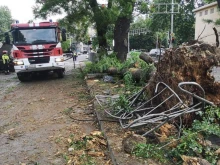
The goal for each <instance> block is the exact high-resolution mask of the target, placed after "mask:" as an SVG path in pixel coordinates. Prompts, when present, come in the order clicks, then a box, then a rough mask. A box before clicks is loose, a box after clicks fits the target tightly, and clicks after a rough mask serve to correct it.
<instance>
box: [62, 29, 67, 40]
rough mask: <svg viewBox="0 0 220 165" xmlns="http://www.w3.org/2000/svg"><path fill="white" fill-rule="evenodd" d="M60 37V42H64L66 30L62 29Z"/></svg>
mask: <svg viewBox="0 0 220 165" xmlns="http://www.w3.org/2000/svg"><path fill="white" fill-rule="evenodd" d="M61 35H62V41H66V29H62V31H61Z"/></svg>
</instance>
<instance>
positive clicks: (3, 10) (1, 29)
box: [0, 6, 13, 40]
mask: <svg viewBox="0 0 220 165" xmlns="http://www.w3.org/2000/svg"><path fill="white" fill-rule="evenodd" d="M12 22H13V20H12V16H11V11H10V10H9V8H8V7H7V6H0V34H1V36H0V39H1V40H2V39H3V36H4V35H3V34H4V33H5V32H7V31H9V29H10V25H11V23H12Z"/></svg>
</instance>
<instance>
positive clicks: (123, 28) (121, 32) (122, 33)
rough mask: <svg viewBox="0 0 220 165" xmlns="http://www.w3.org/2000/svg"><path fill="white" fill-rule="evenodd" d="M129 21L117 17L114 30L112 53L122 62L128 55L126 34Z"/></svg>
mask: <svg viewBox="0 0 220 165" xmlns="http://www.w3.org/2000/svg"><path fill="white" fill-rule="evenodd" d="M130 21H131V20H130V19H129V18H126V17H119V18H118V19H117V21H116V24H115V29H114V41H115V47H114V52H115V53H116V54H117V59H118V60H119V61H121V62H124V61H125V60H126V58H127V53H128V32H129V28H130Z"/></svg>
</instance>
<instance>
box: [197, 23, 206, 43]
mask: <svg viewBox="0 0 220 165" xmlns="http://www.w3.org/2000/svg"><path fill="white" fill-rule="evenodd" d="M205 28H206V25H205V26H204V28H203V30H202V32H201V33H200V34H199V36H198V38H197V41H198V40H199V37H200V36H201V35H202V33H203V32H204V30H205Z"/></svg>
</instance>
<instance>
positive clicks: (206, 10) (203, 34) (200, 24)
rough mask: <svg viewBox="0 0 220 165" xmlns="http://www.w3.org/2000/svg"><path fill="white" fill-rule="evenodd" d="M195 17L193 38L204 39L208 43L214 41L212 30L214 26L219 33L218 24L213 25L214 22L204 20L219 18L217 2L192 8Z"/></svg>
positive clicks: (219, 27) (219, 12)
mask: <svg viewBox="0 0 220 165" xmlns="http://www.w3.org/2000/svg"><path fill="white" fill-rule="evenodd" d="M193 12H194V13H195V17H196V22H195V39H196V40H197V39H198V38H199V40H200V41H204V42H206V43H208V44H215V43H216V36H215V33H214V30H213V27H215V28H216V29H217V31H218V34H220V26H218V25H214V23H207V22H206V21H204V20H212V21H214V22H215V21H216V20H217V19H220V11H219V8H218V5H217V2H213V3H210V4H207V5H205V6H202V7H199V8H197V9H195V10H193Z"/></svg>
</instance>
